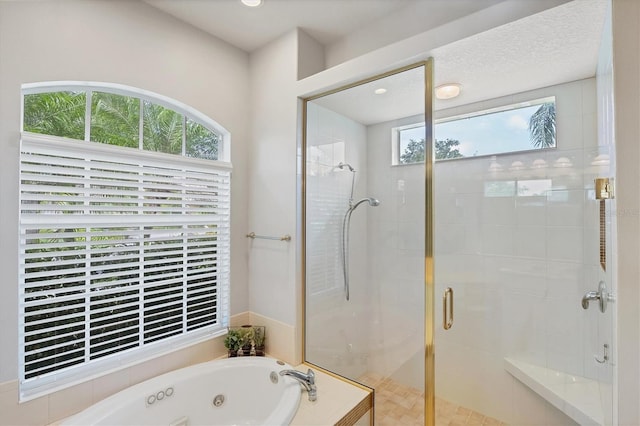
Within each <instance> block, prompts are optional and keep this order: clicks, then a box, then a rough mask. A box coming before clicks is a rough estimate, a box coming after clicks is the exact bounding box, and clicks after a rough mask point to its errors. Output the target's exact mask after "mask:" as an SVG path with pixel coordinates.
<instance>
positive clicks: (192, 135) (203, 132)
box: [186, 119, 220, 160]
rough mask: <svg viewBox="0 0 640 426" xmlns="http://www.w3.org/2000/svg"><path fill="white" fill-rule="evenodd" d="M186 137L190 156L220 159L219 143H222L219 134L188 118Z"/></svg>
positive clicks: (187, 151)
mask: <svg viewBox="0 0 640 426" xmlns="http://www.w3.org/2000/svg"><path fill="white" fill-rule="evenodd" d="M186 139H187V145H186V154H187V156H188V157H194V158H206V159H208V160H217V159H218V144H219V143H220V140H219V137H218V134H216V133H214V132H212V131H211V130H209V129H207V128H206V127H204V126H201V125H200V124H198V123H196V122H194V121H192V120H189V119H187V135H186Z"/></svg>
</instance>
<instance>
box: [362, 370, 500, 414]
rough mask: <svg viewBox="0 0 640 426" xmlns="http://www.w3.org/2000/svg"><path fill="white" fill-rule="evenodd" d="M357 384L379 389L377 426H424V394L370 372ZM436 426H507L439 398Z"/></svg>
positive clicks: (376, 395)
mask: <svg viewBox="0 0 640 426" xmlns="http://www.w3.org/2000/svg"><path fill="white" fill-rule="evenodd" d="M358 381H359V382H361V383H363V384H365V385H367V386H369V387H372V388H374V389H375V390H376V392H375V398H376V400H375V416H376V418H375V424H376V426H400V425H401V426H423V425H424V413H423V404H424V402H423V401H424V394H423V393H422V392H421V391H419V390H417V389H414V388H410V387H408V386H404V385H401V384H400V383H398V382H395V381H393V380H391V379H389V378H385V377H381V376H379V375H376V374H371V373H368V374H365V375H364V376H362V377H360V378H359V380H358ZM436 425H439V426H440V425H443V426H444V425H451V426H457V425H477V426H482V425H486V426H506V423H502V422H501V421H499V420H496V419H494V418H491V417H487V416H485V415H484V414H481V413H478V412H475V411H472V410H469V409H468V408H464V407H461V406H458V405H456V404H453V403H451V402H448V401H445V400H444V399H440V398H436Z"/></svg>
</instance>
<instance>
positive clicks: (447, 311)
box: [442, 287, 453, 330]
mask: <svg viewBox="0 0 640 426" xmlns="http://www.w3.org/2000/svg"><path fill="white" fill-rule="evenodd" d="M451 326H453V289H452V288H451V287H447V288H446V289H445V290H444V296H443V297H442V328H444V329H445V330H449V329H450V328H451Z"/></svg>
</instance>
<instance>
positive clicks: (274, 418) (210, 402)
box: [60, 357, 301, 426]
mask: <svg viewBox="0 0 640 426" xmlns="http://www.w3.org/2000/svg"><path fill="white" fill-rule="evenodd" d="M290 368H291V366H290V365H288V364H285V363H283V362H282V361H277V360H275V359H273V358H263V357H238V358H228V359H223V360H216V361H210V362H205V363H203V364H197V365H193V366H190V367H186V368H182V369H180V370H175V371H172V372H169V373H166V374H163V375H161V376H158V377H154V378H153V379H150V380H147V381H145V382H142V383H139V384H137V385H134V386H132V387H130V388H127V389H124V390H122V391H120V392H118V393H117V394H115V395H112V396H110V397H108V398H106V399H104V400H102V401H100V402H98V403H96V404H94V405H92V406H91V407H89V408H87V409H86V410H84V411H82V412H80V413H78V414H76V415H74V416H72V417H69V418H68V419H66V420H65V421H63V422H62V423H60V425H61V426H62V425H64V426H67V425H82V426H86V425H118V426H126V425H136V426H138V425H165V426H193V425H240V424H241V425H288V424H289V423H290V422H291V420H292V419H293V417H294V416H295V414H296V411H297V410H298V404H299V403H300V393H301V387H300V384H299V383H298V382H297V381H296V380H295V379H293V378H291V377H288V376H280V374H278V373H279V372H280V371H281V370H286V369H290Z"/></svg>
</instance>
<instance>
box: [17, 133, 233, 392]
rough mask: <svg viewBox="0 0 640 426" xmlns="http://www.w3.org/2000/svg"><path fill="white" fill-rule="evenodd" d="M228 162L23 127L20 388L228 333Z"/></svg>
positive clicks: (40, 386)
mask: <svg viewBox="0 0 640 426" xmlns="http://www.w3.org/2000/svg"><path fill="white" fill-rule="evenodd" d="M230 175H231V167H230V165H229V164H228V163H224V162H218V161H211V160H198V159H192V158H187V157H180V156H173V155H166V154H159V153H155V152H147V151H141V150H135V149H129V148H122V147H117V146H111V145H105V144H98V143H92V142H86V141H75V140H69V139H64V138H57V137H51V136H43V135H35V134H31V133H25V134H23V137H22V141H21V153H20V288H19V293H20V294H19V302H20V306H19V311H20V319H19V321H20V322H19V327H20V328H19V333H20V342H21V345H20V350H21V352H20V373H21V398H22V399H23V400H25V399H30V398H33V397H36V396H39V395H42V394H44V393H47V392H50V391H51V390H52V389H58V388H62V387H66V386H69V385H71V384H74V383H76V382H78V381H79V380H86V379H87V378H88V377H92V376H97V375H100V374H104V373H105V372H107V371H109V370H112V369H115V368H118V367H119V366H121V365H124V364H127V363H131V362H136V361H140V360H142V359H144V358H147V357H150V356H154V355H157V354H159V353H163V352H167V351H169V350H171V349H174V348H177V347H181V346H186V345H188V344H193V343H195V342H198V341H201V340H203V339H205V338H209V337H212V336H214V335H218V334H222V333H223V332H224V331H225V330H226V326H227V325H228V315H229V262H230V260H229V253H230V247H229V232H230V229H229V221H230V177H231V176H230Z"/></svg>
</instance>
